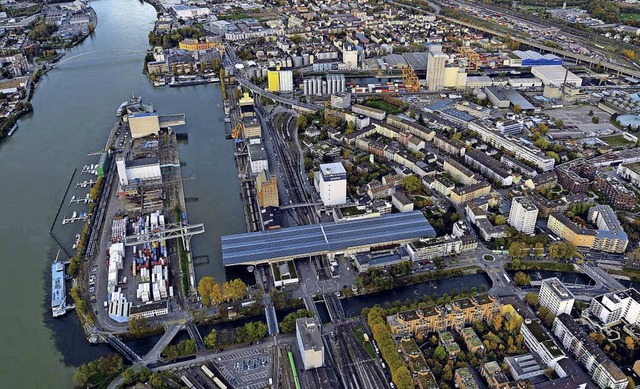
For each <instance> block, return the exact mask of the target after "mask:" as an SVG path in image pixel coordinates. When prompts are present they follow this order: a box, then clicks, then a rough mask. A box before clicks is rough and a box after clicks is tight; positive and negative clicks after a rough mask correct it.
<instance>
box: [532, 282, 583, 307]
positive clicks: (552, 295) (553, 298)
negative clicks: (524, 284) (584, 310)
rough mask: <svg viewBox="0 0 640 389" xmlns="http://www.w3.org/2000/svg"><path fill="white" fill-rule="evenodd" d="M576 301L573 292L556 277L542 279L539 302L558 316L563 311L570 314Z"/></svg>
mask: <svg viewBox="0 0 640 389" xmlns="http://www.w3.org/2000/svg"><path fill="white" fill-rule="evenodd" d="M575 301H576V299H575V297H574V296H573V293H571V292H570V291H569V290H568V289H567V288H566V287H565V286H564V285H563V284H562V282H560V280H559V279H557V278H556V277H553V278H547V279H546V280H542V284H541V285H540V294H539V296H538V302H539V303H540V306H542V307H547V308H549V311H551V313H553V315H554V316H558V315H559V314H561V313H566V314H568V315H570V314H571V309H573V303H574V302H575Z"/></svg>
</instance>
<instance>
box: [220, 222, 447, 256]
mask: <svg viewBox="0 0 640 389" xmlns="http://www.w3.org/2000/svg"><path fill="white" fill-rule="evenodd" d="M435 235H436V233H435V230H434V229H433V227H432V226H431V224H429V222H428V221H427V219H425V217H424V216H423V215H422V212H420V211H414V212H406V213H398V214H392V215H385V216H380V217H372V218H366V219H358V220H350V221H342V222H333V223H323V224H312V225H306V226H299V227H289V228H282V229H279V230H272V231H259V232H248V233H244V234H236V235H227V236H223V237H222V263H223V264H224V265H225V266H233V265H248V264H259V263H265V262H270V261H274V260H279V259H290V258H299V257H308V256H312V255H321V254H326V253H329V252H337V251H343V250H347V249H350V248H356V247H363V246H376V245H381V244H386V243H393V242H399V241H409V240H414V239H420V238H425V237H433V236H435Z"/></svg>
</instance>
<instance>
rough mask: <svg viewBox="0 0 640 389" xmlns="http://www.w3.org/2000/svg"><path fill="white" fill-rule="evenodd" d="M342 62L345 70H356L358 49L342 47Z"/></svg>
mask: <svg viewBox="0 0 640 389" xmlns="http://www.w3.org/2000/svg"><path fill="white" fill-rule="evenodd" d="M342 62H343V63H344V65H345V67H346V68H347V69H357V68H358V49H357V48H356V47H355V46H354V45H352V44H346V45H344V47H343V49H342Z"/></svg>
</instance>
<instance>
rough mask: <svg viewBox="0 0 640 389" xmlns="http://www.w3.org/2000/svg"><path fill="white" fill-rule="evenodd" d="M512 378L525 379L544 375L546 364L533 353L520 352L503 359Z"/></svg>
mask: <svg viewBox="0 0 640 389" xmlns="http://www.w3.org/2000/svg"><path fill="white" fill-rule="evenodd" d="M504 361H505V363H506V364H507V365H508V366H509V372H510V373H511V376H512V377H513V379H514V380H518V381H520V380H526V379H529V378H534V377H538V376H541V375H544V372H545V370H547V366H546V365H545V364H544V363H543V362H542V360H540V357H538V356H537V355H535V354H522V355H516V356H514V357H507V358H505V359H504Z"/></svg>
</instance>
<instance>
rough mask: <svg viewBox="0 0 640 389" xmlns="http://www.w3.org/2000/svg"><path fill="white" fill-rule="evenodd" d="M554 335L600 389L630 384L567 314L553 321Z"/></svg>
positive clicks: (617, 387) (619, 388) (619, 387)
mask: <svg viewBox="0 0 640 389" xmlns="http://www.w3.org/2000/svg"><path fill="white" fill-rule="evenodd" d="M553 333H554V334H555V335H556V336H557V337H558V339H559V340H560V341H561V343H562V345H563V346H564V347H565V348H566V349H567V351H569V352H570V353H571V354H572V355H573V357H574V358H575V360H576V361H577V362H578V363H579V364H581V365H582V366H583V367H584V368H585V369H586V370H587V372H588V373H589V375H590V376H591V379H592V380H593V381H594V382H595V383H596V384H597V385H598V386H599V387H600V388H602V389H624V388H626V387H627V385H628V384H629V382H628V381H627V376H626V375H625V374H624V373H623V372H622V371H621V370H620V368H619V367H618V366H616V364H615V363H614V362H613V361H611V359H609V357H607V355H606V354H605V352H604V351H603V350H601V349H600V347H599V346H598V345H597V344H596V343H595V342H594V341H593V340H592V339H591V337H589V335H588V334H587V333H586V332H585V331H584V330H583V329H582V327H580V326H579V325H578V323H576V322H575V321H574V320H573V319H572V318H571V316H569V315H568V314H566V313H561V314H560V315H558V316H557V317H556V318H555V320H554V321H553Z"/></svg>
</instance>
